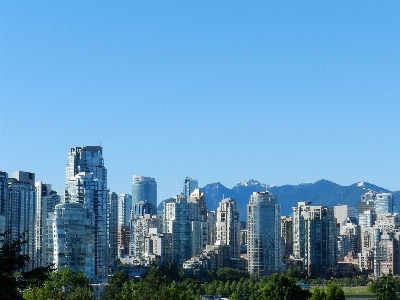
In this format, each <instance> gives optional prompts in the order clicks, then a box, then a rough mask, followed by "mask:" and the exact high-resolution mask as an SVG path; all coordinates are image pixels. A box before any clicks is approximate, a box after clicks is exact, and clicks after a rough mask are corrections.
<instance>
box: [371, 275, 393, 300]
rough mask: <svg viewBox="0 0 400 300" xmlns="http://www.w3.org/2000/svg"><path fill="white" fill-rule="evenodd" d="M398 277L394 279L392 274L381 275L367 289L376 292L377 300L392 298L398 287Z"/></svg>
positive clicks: (391, 299) (390, 299)
mask: <svg viewBox="0 0 400 300" xmlns="http://www.w3.org/2000/svg"><path fill="white" fill-rule="evenodd" d="M398 283H399V280H398V279H396V280H395V279H394V278H393V276H392V274H389V275H387V276H382V277H381V278H380V279H379V280H378V281H376V282H375V283H374V284H371V285H370V286H369V288H368V289H369V290H370V291H372V292H373V293H375V294H376V299H377V300H394V299H397V298H396V297H397V296H396V290H397V289H398Z"/></svg>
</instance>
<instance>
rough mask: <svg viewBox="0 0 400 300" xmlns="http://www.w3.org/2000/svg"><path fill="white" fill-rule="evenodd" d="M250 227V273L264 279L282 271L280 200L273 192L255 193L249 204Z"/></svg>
mask: <svg viewBox="0 0 400 300" xmlns="http://www.w3.org/2000/svg"><path fill="white" fill-rule="evenodd" d="M247 224H248V233H247V235H248V238H247V240H248V245H247V257H248V271H249V273H250V274H254V275H258V276H260V277H261V276H267V275H270V274H272V273H276V272H280V271H282V269H283V263H282V251H281V240H280V231H281V230H280V227H281V207H280V204H278V197H277V196H274V195H272V194H270V193H269V192H254V193H253V194H252V195H251V196H250V201H249V204H248V205H247Z"/></svg>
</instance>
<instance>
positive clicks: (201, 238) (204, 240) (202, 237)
mask: <svg viewBox="0 0 400 300" xmlns="http://www.w3.org/2000/svg"><path fill="white" fill-rule="evenodd" d="M189 203H198V207H199V209H200V211H199V212H194V213H195V215H194V216H193V217H192V218H193V221H195V220H196V219H198V218H199V217H200V219H199V226H200V228H199V230H200V232H199V233H196V232H195V233H194V245H193V246H194V252H195V253H201V251H203V250H204V249H205V248H206V246H207V245H208V222H207V215H208V210H207V205H206V199H205V197H204V193H203V192H202V191H200V190H199V189H195V190H194V191H193V192H192V193H191V194H190V198H189ZM196 207H197V206H196Z"/></svg>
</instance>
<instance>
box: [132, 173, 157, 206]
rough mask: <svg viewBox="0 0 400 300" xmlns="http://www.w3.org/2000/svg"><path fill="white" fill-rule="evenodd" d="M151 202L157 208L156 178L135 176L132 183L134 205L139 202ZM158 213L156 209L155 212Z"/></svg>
mask: <svg viewBox="0 0 400 300" xmlns="http://www.w3.org/2000/svg"><path fill="white" fill-rule="evenodd" d="M146 200H147V202H149V203H150V204H152V205H153V206H154V208H157V182H156V180H155V179H154V178H151V177H145V176H138V175H133V182H132V205H135V204H138V203H139V201H146ZM154 211H156V209H155V210H154Z"/></svg>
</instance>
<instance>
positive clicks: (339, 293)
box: [326, 282, 345, 300]
mask: <svg viewBox="0 0 400 300" xmlns="http://www.w3.org/2000/svg"><path fill="white" fill-rule="evenodd" d="M326 300H345V297H344V292H343V289H342V288H341V287H340V286H338V285H337V284H336V283H334V282H332V283H331V284H330V285H329V286H328V290H327V291H326Z"/></svg>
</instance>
